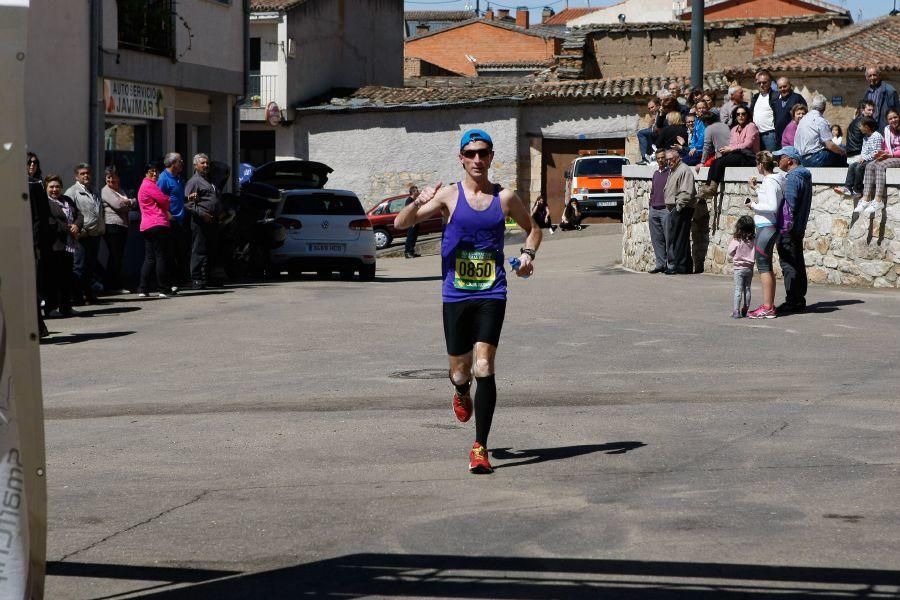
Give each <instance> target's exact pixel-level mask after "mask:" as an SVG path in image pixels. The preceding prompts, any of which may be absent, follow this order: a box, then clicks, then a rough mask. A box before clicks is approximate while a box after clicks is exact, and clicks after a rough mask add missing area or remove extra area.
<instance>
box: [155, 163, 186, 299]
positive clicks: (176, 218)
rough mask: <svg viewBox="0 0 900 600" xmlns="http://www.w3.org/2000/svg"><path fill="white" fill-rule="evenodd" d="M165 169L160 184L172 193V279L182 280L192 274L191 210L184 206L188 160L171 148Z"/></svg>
mask: <svg viewBox="0 0 900 600" xmlns="http://www.w3.org/2000/svg"><path fill="white" fill-rule="evenodd" d="M163 167H165V168H164V169H163V171H162V173H160V174H159V180H158V181H157V187H159V189H160V191H162V193H164V194H166V195H168V196H169V214H171V215H172V221H171V222H170V223H169V226H170V230H171V235H172V254H173V256H174V259H173V266H172V269H173V271H172V272H173V275H172V282H173V283H174V284H180V283H182V282H184V281H187V280H188V279H190V276H191V267H190V265H191V221H190V213H188V212H187V210H185V207H184V179H183V178H182V176H181V173H182V171H184V160H182V158H181V155H180V154H178V153H177V152H169V153H168V154H166V156H165V158H163Z"/></svg>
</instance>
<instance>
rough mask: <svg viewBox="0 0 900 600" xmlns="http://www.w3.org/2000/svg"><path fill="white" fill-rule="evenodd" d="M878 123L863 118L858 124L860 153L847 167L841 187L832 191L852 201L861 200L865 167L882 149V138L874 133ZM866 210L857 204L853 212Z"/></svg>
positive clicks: (870, 118)
mask: <svg viewBox="0 0 900 600" xmlns="http://www.w3.org/2000/svg"><path fill="white" fill-rule="evenodd" d="M877 126H878V123H877V122H876V121H875V119H873V118H872V117H863V120H862V121H860V122H859V130H860V132H861V133H862V135H863V145H862V151H861V152H860V153H859V154H858V155H856V156H855V157H854V158H856V159H858V160H854V161H853V162H852V163H850V165H849V166H848V167H847V178H846V179H845V180H844V186H843V187H836V188H834V191H835V192H837V193H838V194H840V195H842V196H851V197H853V198H854V199H856V198H861V197H862V195H863V194H862V192H863V177H864V176H865V172H866V166H867V165H868V164H869V163H870V162H872V161H873V160H875V156H876V155H877V154H878V153H879V152H881V150H882V149H883V148H884V136H882V135H881V134H880V133H878V132H877V131H875V128H876V127H877ZM866 208H867V206H866V204H865V203H863V202H859V203H857V205H856V208H855V209H854V211H853V212H856V213H858V212H862V211H863V210H865V209H866Z"/></svg>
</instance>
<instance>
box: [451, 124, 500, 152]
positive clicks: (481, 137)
mask: <svg viewBox="0 0 900 600" xmlns="http://www.w3.org/2000/svg"><path fill="white" fill-rule="evenodd" d="M472 142H487V145H488V146H490V147H491V148H493V147H494V140H492V139H491V136H489V135H488V134H487V132H486V131H484V130H482V129H470V130H468V131H467V132H465V133H464V134H463V135H462V138H460V140H459V149H460V150H462V149H463V148H465V147H466V145H468V144H471V143H472Z"/></svg>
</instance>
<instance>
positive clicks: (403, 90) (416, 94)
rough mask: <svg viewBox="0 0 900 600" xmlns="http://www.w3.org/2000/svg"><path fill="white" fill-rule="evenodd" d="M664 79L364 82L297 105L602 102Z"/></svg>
mask: <svg viewBox="0 0 900 600" xmlns="http://www.w3.org/2000/svg"><path fill="white" fill-rule="evenodd" d="M669 81H670V79H669V78H668V77H619V78H614V79H595V80H583V81H567V82H554V83H535V82H527V81H526V82H522V83H513V84H509V83H504V84H485V83H481V82H477V81H475V80H472V79H465V80H463V81H460V82H459V83H456V84H445V85H441V86H438V87H434V86H428V87H426V86H417V87H381V86H368V87H364V88H360V89H358V90H356V91H355V92H353V93H352V94H351V95H350V96H349V97H344V98H334V99H332V101H331V102H330V103H329V104H326V105H319V106H309V107H300V108H299V109H298V110H304V111H333V110H390V109H409V108H434V107H444V106H451V105H460V104H481V103H497V104H518V103H523V102H527V103H536V104H540V103H555V102H559V101H562V102H573V101H579V100H590V101H594V102H596V103H602V102H603V101H604V100H607V99H621V98H626V97H645V96H651V95H653V94H655V93H656V92H658V91H659V90H661V89H665V88H666V86H667V85H668V84H669ZM672 81H676V82H677V83H678V84H679V85H684V84H685V83H686V81H685V79H684V78H682V77H673V78H672ZM703 87H705V88H708V89H712V90H716V91H721V90H725V89H728V80H727V79H726V78H725V76H724V75H723V74H722V73H707V74H706V77H705V81H704V86H703Z"/></svg>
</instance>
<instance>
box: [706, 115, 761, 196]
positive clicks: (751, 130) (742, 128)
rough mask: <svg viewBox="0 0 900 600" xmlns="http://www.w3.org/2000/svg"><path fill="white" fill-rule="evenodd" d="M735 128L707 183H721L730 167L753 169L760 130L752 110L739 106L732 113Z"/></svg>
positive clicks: (720, 150) (720, 149)
mask: <svg viewBox="0 0 900 600" xmlns="http://www.w3.org/2000/svg"><path fill="white" fill-rule="evenodd" d="M732 116H733V120H732V123H735V126H734V127H732V128H731V140H730V141H729V142H728V145H727V146H722V147H721V148H719V152H718V153H719V154H721V156H719V157H718V158H717V159H716V161H715V162H714V163H713V164H712V166H711V167H710V168H709V178H708V179H707V181H714V182H716V183H721V182H722V180H724V179H725V169H727V168H728V167H752V166H754V165H755V164H756V153H757V152H759V129H757V128H756V125H755V124H754V123H753V119H752V118H751V114H750V109H749V108H747V107H745V106H738V107H737V108H735V109H734V112H732Z"/></svg>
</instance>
